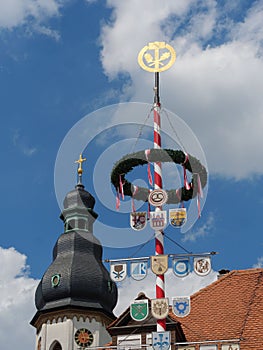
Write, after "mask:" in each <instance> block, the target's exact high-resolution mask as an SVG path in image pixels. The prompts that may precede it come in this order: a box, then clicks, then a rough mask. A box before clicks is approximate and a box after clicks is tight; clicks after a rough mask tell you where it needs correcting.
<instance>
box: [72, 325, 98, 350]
mask: <svg viewBox="0 0 263 350" xmlns="http://www.w3.org/2000/svg"><path fill="white" fill-rule="evenodd" d="M93 339H94V338H93V334H92V333H91V331H89V330H88V329H87V328H80V329H78V330H77V331H76V333H75V342H76V343H77V345H78V346H81V347H83V348H84V347H86V346H90V345H91V344H92V343H93Z"/></svg>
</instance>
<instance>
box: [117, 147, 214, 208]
mask: <svg viewBox="0 0 263 350" xmlns="http://www.w3.org/2000/svg"><path fill="white" fill-rule="evenodd" d="M148 162H151V163H154V162H160V163H167V162H173V163H176V164H181V165H183V166H185V168H186V169H187V170H188V171H189V172H191V173H192V179H191V182H190V187H191V188H190V189H189V190H187V189H186V188H185V187H181V188H179V189H171V190H167V191H166V192H167V194H168V201H167V204H176V203H179V202H181V201H188V200H190V199H192V198H194V197H195V196H196V195H197V192H198V175H199V176H200V181H201V186H202V188H204V187H205V185H206V183H207V171H206V169H205V167H204V166H203V165H202V164H201V163H200V161H199V160H198V159H196V158H195V157H193V156H191V155H189V154H188V159H187V155H186V154H185V153H184V152H183V151H181V150H172V149H154V148H153V149H151V150H150V154H149V156H148V159H146V155H145V151H139V152H135V153H131V154H127V155H126V156H124V157H123V158H121V159H120V160H119V161H118V162H117V163H116V164H115V165H114V167H113V169H112V172H111V183H112V184H113V186H114V187H115V189H116V190H117V191H118V188H119V183H120V176H121V181H122V183H123V192H124V195H126V196H130V197H133V198H135V199H136V200H142V201H144V202H147V201H148V195H149V189H148V188H144V187H137V191H136V193H135V194H134V189H135V186H134V185H133V184H132V183H130V182H129V181H128V180H127V179H126V178H125V176H126V174H128V173H129V172H130V171H132V170H133V169H134V168H135V167H137V166H139V165H145V164H147V163H148Z"/></svg>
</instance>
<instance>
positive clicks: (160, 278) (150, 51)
mask: <svg viewBox="0 0 263 350" xmlns="http://www.w3.org/2000/svg"><path fill="white" fill-rule="evenodd" d="M161 51H162V53H161ZM175 59H176V54H175V51H174V49H173V48H172V47H171V46H170V45H168V44H166V43H165V42H157V41H155V42H151V43H149V44H148V45H147V46H144V48H142V50H141V51H140V52H139V55H138V63H139V65H140V66H141V67H142V68H143V69H144V70H147V71H148V72H154V73H155V88H154V90H155V96H154V108H153V113H154V148H155V149H160V148H161V147H162V145H161V134H160V132H161V118H160V106H161V105H160V97H159V72H163V71H165V70H167V69H168V68H170V67H171V66H172V65H173V63H174V61H175ZM162 187H163V183H162V164H161V162H155V163H154V189H162ZM161 210H162V207H156V208H155V212H156V213H158V212H160V211H161ZM163 238H164V234H163V231H162V230H156V231H155V255H161V254H164V239H163ZM164 297H165V284H164V274H163V275H157V276H156V298H157V299H158V298H164ZM165 330H166V319H162V320H159V319H158V320H157V332H163V331H165Z"/></svg>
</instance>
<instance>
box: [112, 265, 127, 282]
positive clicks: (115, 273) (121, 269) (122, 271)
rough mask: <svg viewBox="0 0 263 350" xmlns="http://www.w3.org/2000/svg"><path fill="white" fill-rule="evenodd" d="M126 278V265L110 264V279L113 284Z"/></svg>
mask: <svg viewBox="0 0 263 350" xmlns="http://www.w3.org/2000/svg"><path fill="white" fill-rule="evenodd" d="M126 276H127V264H126V263H124V264H121V263H117V264H116V263H111V265H110V277H111V279H112V280H113V281H114V282H121V281H123V280H124V279H125V277H126Z"/></svg>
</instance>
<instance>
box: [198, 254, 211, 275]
mask: <svg viewBox="0 0 263 350" xmlns="http://www.w3.org/2000/svg"><path fill="white" fill-rule="evenodd" d="M211 268H212V267H211V259H210V257H209V256H207V257H199V258H194V271H195V273H196V274H197V275H199V276H206V275H208V274H209V273H210V271H211Z"/></svg>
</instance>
